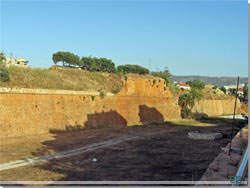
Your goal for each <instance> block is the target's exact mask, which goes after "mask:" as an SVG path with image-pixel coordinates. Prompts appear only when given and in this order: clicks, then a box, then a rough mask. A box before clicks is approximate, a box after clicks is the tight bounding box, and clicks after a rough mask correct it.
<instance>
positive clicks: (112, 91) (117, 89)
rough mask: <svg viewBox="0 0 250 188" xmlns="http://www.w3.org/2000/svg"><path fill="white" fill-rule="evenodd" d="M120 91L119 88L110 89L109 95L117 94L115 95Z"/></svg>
mask: <svg viewBox="0 0 250 188" xmlns="http://www.w3.org/2000/svg"><path fill="white" fill-rule="evenodd" d="M120 90H121V88H119V87H112V89H111V93H113V94H117V93H119V91H120Z"/></svg>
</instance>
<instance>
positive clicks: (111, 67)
mask: <svg viewBox="0 0 250 188" xmlns="http://www.w3.org/2000/svg"><path fill="white" fill-rule="evenodd" d="M81 67H82V69H85V70H88V71H101V72H116V69H115V64H114V63H113V61H112V60H111V59H107V58H97V57H91V56H88V57H82V58H81Z"/></svg>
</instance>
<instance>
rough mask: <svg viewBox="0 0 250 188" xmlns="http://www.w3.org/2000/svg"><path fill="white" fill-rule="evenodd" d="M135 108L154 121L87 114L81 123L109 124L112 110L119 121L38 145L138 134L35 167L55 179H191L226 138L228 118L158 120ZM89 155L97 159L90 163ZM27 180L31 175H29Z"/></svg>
mask: <svg viewBox="0 0 250 188" xmlns="http://www.w3.org/2000/svg"><path fill="white" fill-rule="evenodd" d="M139 111H140V112H139V114H138V115H139V117H140V118H141V122H142V123H144V124H146V123H147V122H150V118H153V117H156V119H155V120H156V121H155V122H157V123H158V124H150V125H142V126H133V127H128V126H126V125H127V121H126V120H125V119H124V118H123V117H121V116H120V115H119V114H118V113H116V112H108V113H103V114H98V113H97V114H93V115H90V116H88V122H87V124H86V125H88V124H95V125H98V122H99V121H100V119H104V120H107V122H109V123H113V122H114V121H116V119H113V115H115V116H117V118H118V120H119V121H120V122H122V125H123V126H120V127H119V128H115V129H114V128H99V129H87V130H81V129H79V130H78V131H65V132H62V131H61V132H53V133H54V134H55V140H50V141H46V142H43V145H44V146H46V148H48V149H50V150H53V151H55V152H61V151H67V150H71V149H75V148H79V147H82V146H84V145H89V144H93V143H99V142H102V141H105V140H109V139H113V138H119V137H121V136H124V135H128V136H138V137H139V138H138V139H136V140H130V141H126V142H122V143H120V144H119V145H114V146H110V147H107V148H102V149H98V150H95V151H91V152H87V153H82V154H78V155H75V156H73V157H70V158H63V159H56V160H52V161H50V162H48V163H45V164H41V165H37V166H36V167H35V168H38V169H39V170H40V172H42V171H46V173H48V175H47V178H48V179H46V180H47V181H48V180H55V179H56V178H54V177H53V175H54V174H60V176H61V177H60V178H59V179H56V180H57V181H192V180H199V179H200V178H201V176H202V175H203V173H204V172H205V171H206V169H207V167H208V166H209V164H210V163H211V162H212V161H213V160H214V159H215V157H216V156H217V155H218V154H219V153H220V152H222V150H221V148H222V147H225V146H226V145H227V144H228V143H229V141H230V137H229V136H228V135H229V134H230V133H231V124H230V123H231V122H232V120H230V119H223V118H208V117H206V118H201V119H199V120H198V121H200V122H204V123H210V124H216V125H217V126H207V127H199V126H197V125H196V126H193V125H192V124H190V125H186V124H185V125H183V126H182V125H180V124H174V123H172V122H163V115H162V114H161V113H160V112H159V111H158V110H157V109H154V108H150V107H147V106H145V105H142V106H140V109H139ZM111 114H112V115H111ZM105 116H106V117H105ZM99 118H100V119H99ZM93 122H94V123H93ZM236 122H237V123H240V122H241V121H236ZM159 123H160V124H159ZM96 127H98V126H96ZM189 131H202V132H222V133H223V134H224V135H225V136H224V138H223V139H220V140H192V139H189V138H187V133H188V132H189ZM236 132H237V131H235V132H234V134H235V133H236ZM41 155H43V151H39V150H38V151H35V152H33V156H41ZM94 158H95V159H96V160H97V161H96V162H93V159H94ZM31 180H35V177H34V176H33V177H32V174H31Z"/></svg>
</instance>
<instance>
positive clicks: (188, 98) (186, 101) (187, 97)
mask: <svg viewBox="0 0 250 188" xmlns="http://www.w3.org/2000/svg"><path fill="white" fill-rule="evenodd" d="M178 104H179V105H180V106H181V108H182V109H184V108H187V107H188V106H189V107H190V108H191V109H192V108H193V106H194V97H193V96H192V94H191V93H184V94H182V95H181V96H180V97H179V101H178Z"/></svg>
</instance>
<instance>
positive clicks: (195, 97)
mask: <svg viewBox="0 0 250 188" xmlns="http://www.w3.org/2000/svg"><path fill="white" fill-rule="evenodd" d="M202 97H203V95H202V93H201V91H200V90H199V89H195V88H192V89H191V90H190V91H189V92H185V93H183V94H182V95H181V96H180V97H179V100H178V104H179V105H180V106H181V117H182V118H190V117H191V115H192V113H191V112H192V108H193V107H194V105H195V101H200V100H201V99H202Z"/></svg>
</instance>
